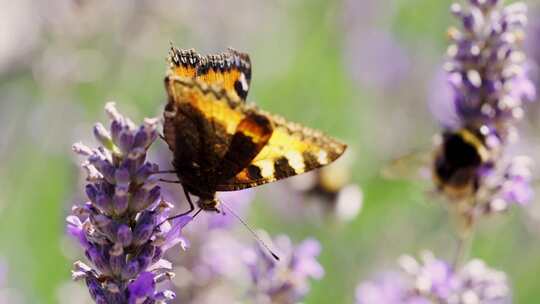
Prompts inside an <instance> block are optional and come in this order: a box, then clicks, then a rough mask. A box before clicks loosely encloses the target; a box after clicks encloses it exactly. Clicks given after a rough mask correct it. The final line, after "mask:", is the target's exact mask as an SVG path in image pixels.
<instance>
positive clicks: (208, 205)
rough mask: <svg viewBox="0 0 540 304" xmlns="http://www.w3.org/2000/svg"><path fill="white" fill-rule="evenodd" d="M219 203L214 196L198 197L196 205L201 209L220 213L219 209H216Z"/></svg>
mask: <svg viewBox="0 0 540 304" xmlns="http://www.w3.org/2000/svg"><path fill="white" fill-rule="evenodd" d="M219 204H220V201H219V199H218V198H217V197H215V196H213V197H210V198H200V199H199V200H198V201H197V206H199V208H201V209H202V210H204V211H213V212H217V213H221V211H220V210H219V209H218V206H219Z"/></svg>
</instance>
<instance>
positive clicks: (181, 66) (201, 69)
mask: <svg viewBox="0 0 540 304" xmlns="http://www.w3.org/2000/svg"><path fill="white" fill-rule="evenodd" d="M168 60H169V68H168V71H167V76H166V77H165V88H166V90H167V94H168V103H167V105H166V107H165V112H164V118H165V121H164V130H163V134H164V138H165V141H166V142H167V144H168V146H169V148H170V149H171V151H172V152H173V153H174V160H173V166H174V170H175V173H176V174H177V175H178V178H179V182H180V183H181V184H182V186H183V188H184V191H185V193H186V196H187V198H188V201H189V202H190V207H191V209H190V211H189V212H191V211H193V209H194V207H193V204H192V203H191V200H190V198H189V194H193V195H196V196H198V197H199V201H198V202H197V205H198V206H199V208H201V209H202V210H207V211H216V212H219V211H218V209H217V206H218V203H219V202H218V200H217V199H216V196H215V195H216V191H234V190H240V189H246V188H251V187H255V186H259V185H262V184H266V183H270V182H273V181H277V180H280V179H283V178H286V177H289V176H293V175H298V174H301V173H304V172H307V171H310V170H313V169H316V168H319V167H321V166H324V165H327V164H329V163H331V162H333V161H334V160H336V159H337V158H338V157H339V156H340V155H341V154H343V152H344V151H345V149H346V145H344V144H342V143H340V142H338V141H337V140H335V139H332V138H330V137H328V136H326V135H324V134H322V133H321V132H319V131H316V130H312V129H309V128H306V127H303V126H301V125H300V124H297V123H291V122H288V121H286V120H285V119H283V118H282V117H280V116H277V115H273V114H270V113H267V112H264V111H262V110H260V109H258V108H257V107H256V106H255V105H253V104H251V103H247V102H245V99H246V97H247V95H248V91H249V84H250V80H251V63H250V59H249V56H248V55H247V54H244V53H240V52H237V51H235V50H232V49H229V50H228V51H227V52H225V53H222V54H218V55H208V56H201V55H199V54H198V53H196V52H195V51H194V50H179V49H177V48H175V47H171V51H170V54H169V58H168Z"/></svg>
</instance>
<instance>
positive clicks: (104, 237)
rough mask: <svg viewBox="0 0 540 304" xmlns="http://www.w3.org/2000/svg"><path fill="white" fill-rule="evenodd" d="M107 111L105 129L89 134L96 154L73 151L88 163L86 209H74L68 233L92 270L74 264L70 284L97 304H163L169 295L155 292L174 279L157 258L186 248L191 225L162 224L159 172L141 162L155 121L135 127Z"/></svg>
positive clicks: (165, 207)
mask: <svg viewBox="0 0 540 304" xmlns="http://www.w3.org/2000/svg"><path fill="white" fill-rule="evenodd" d="M105 111H106V112H107V114H108V116H109V118H110V119H111V125H110V129H109V130H107V129H106V128H105V127H104V126H103V125H102V124H100V123H98V124H96V125H95V127H94V136H95V137H96V139H97V140H98V142H99V143H100V144H101V146H100V147H98V148H95V149H91V148H89V147H87V146H85V145H83V144H82V143H76V144H74V145H73V150H74V151H75V152H76V153H77V154H79V155H82V156H85V157H86V158H87V160H86V161H84V162H83V163H82V167H83V168H84V169H85V170H86V172H87V181H88V183H87V185H86V195H87V197H88V199H89V201H88V202H86V203H85V204H84V205H82V206H75V207H73V209H72V214H71V215H70V216H68V217H67V223H68V225H67V229H68V233H69V234H70V235H72V236H73V237H75V239H76V240H77V241H78V242H79V244H80V245H81V247H82V248H83V249H84V252H85V255H86V257H87V259H88V260H89V262H90V265H92V266H89V265H87V264H85V263H83V262H82V261H77V262H75V266H74V268H75V269H74V270H73V278H74V279H76V280H78V279H84V280H85V282H86V285H87V287H88V290H89V292H90V295H91V297H92V298H93V299H94V301H95V302H96V303H128V304H135V303H145V304H150V303H167V302H168V301H170V300H172V299H174V298H175V295H174V293H173V292H172V291H170V290H160V289H159V288H157V285H158V284H159V283H160V282H162V281H165V280H169V279H171V278H172V277H173V275H174V274H173V273H172V272H170V270H171V268H172V265H171V263H170V262H168V261H166V260H164V259H162V257H163V254H164V253H165V251H166V250H168V249H169V248H171V247H172V246H174V245H176V244H178V243H180V244H181V245H182V247H184V248H185V246H186V245H187V241H186V240H185V239H184V238H183V236H182V233H181V231H182V228H183V227H184V226H185V225H186V224H187V223H188V222H189V221H190V220H191V217H189V216H185V217H180V218H176V219H174V220H170V221H169V220H167V218H168V216H169V212H170V211H171V209H172V207H173V206H172V205H171V204H170V203H167V202H165V201H164V200H163V199H161V194H160V187H159V186H158V185H157V181H158V180H157V179H156V177H155V175H153V174H154V173H156V172H157V171H158V166H157V165H156V164H154V163H151V162H148V161H146V153H147V150H148V148H149V147H150V145H151V144H152V143H153V142H154V140H155V139H156V138H157V131H156V128H157V123H158V121H157V120H156V119H145V121H144V124H143V125H141V126H140V127H136V126H135V124H134V123H133V122H131V120H129V119H128V118H126V117H125V116H123V115H121V114H120V113H119V112H118V111H117V110H116V108H115V106H114V104H113V103H108V104H107V105H106V106H105Z"/></svg>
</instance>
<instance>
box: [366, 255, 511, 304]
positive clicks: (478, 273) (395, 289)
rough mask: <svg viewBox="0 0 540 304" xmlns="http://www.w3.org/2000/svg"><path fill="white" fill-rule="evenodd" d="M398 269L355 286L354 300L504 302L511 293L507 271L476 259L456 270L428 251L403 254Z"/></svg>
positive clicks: (459, 303) (406, 303)
mask: <svg viewBox="0 0 540 304" xmlns="http://www.w3.org/2000/svg"><path fill="white" fill-rule="evenodd" d="M399 264H400V267H401V271H395V272H388V273H385V274H384V275H382V276H380V277H379V278H378V279H376V280H373V281H367V282H362V283H361V284H360V285H359V286H358V288H357V290H356V303H357V304H375V303H385V304H431V303H441V304H462V303H483V304H507V303H511V299H512V295H511V290H510V288H509V286H508V281H507V278H506V275H505V274H504V273H503V272H500V271H497V270H493V269H491V268H489V267H488V266H486V264H485V263H484V262H483V261H481V260H478V259H474V260H471V261H469V262H468V263H467V264H465V266H463V267H462V268H460V269H459V270H458V271H456V270H454V268H453V267H452V266H451V265H450V264H449V263H447V262H446V261H443V260H440V259H437V258H435V257H434V256H433V254H432V253H431V252H423V253H422V254H421V259H420V260H417V259H415V258H413V257H411V256H402V257H401V258H400V259H399Z"/></svg>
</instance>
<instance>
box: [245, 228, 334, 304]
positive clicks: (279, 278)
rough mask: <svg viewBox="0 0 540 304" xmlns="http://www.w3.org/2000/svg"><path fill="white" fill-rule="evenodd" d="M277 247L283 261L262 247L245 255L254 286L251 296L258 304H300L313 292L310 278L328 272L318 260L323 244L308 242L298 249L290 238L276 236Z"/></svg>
mask: <svg viewBox="0 0 540 304" xmlns="http://www.w3.org/2000/svg"><path fill="white" fill-rule="evenodd" d="M274 246H275V248H277V249H278V252H279V253H278V255H279V257H280V261H276V260H275V259H273V258H272V257H271V256H269V255H268V252H267V251H266V250H265V249H264V248H261V247H260V245H257V246H256V247H255V248H252V249H249V250H247V251H246V253H245V255H244V258H245V261H246V265H247V266H248V269H249V272H250V275H251V279H252V283H253V288H252V292H251V296H252V297H253V298H254V302H256V303H278V304H293V303H298V302H299V301H301V300H302V298H303V297H305V296H306V294H307V293H308V291H309V279H310V278H313V279H317V280H319V279H321V278H322V277H323V276H324V269H323V268H322V266H321V265H320V264H319V262H317V260H316V257H317V256H318V255H319V253H320V251H321V245H320V244H319V242H318V241H316V240H314V239H307V240H304V241H303V242H302V243H300V244H299V245H297V246H294V245H293V244H292V242H291V240H290V239H289V238H288V237H287V236H285V235H281V236H278V237H276V239H275V241H274ZM274 246H273V247H274Z"/></svg>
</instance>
